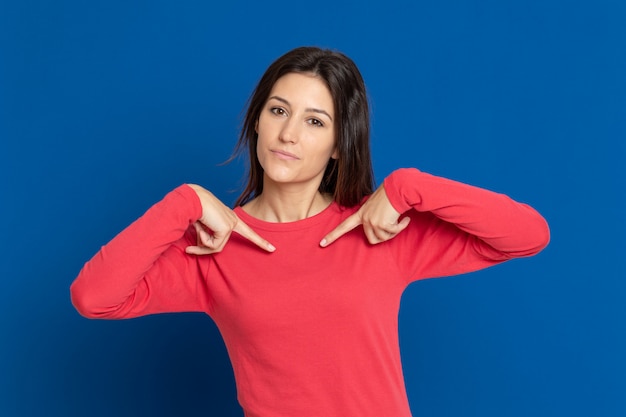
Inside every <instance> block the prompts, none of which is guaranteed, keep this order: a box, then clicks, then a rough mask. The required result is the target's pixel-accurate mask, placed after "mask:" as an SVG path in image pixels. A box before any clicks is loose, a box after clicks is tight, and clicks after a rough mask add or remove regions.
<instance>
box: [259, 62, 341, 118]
mask: <svg viewBox="0 0 626 417" xmlns="http://www.w3.org/2000/svg"><path fill="white" fill-rule="evenodd" d="M269 96H270V97H272V96H278V97H280V98H282V99H284V100H287V101H288V102H289V104H291V105H293V106H299V105H302V106H305V107H314V108H321V109H324V110H325V111H327V112H329V113H331V112H333V111H334V104H333V97H332V95H331V93H330V90H329V89H328V86H327V85H326V82H325V81H324V80H323V79H321V78H320V77H318V76H317V75H315V74H309V73H305V74H302V73H296V72H291V73H288V74H285V75H283V76H282V77H280V78H279V79H278V80H277V81H276V82H275V83H274V86H273V87H272V91H271V92H270V95H269Z"/></svg>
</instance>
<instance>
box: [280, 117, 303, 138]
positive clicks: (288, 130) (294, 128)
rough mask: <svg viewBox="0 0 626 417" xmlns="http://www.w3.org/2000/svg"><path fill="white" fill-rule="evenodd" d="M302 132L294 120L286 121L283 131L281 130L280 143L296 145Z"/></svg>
mask: <svg viewBox="0 0 626 417" xmlns="http://www.w3.org/2000/svg"><path fill="white" fill-rule="evenodd" d="M299 134H300V132H299V129H298V125H297V123H296V122H295V120H294V119H293V118H291V117H290V118H288V119H286V120H285V122H284V124H283V127H282V129H281V130H280V137H279V139H280V141H281V142H287V143H296V142H297V141H298V136H299Z"/></svg>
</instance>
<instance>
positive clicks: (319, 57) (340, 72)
mask: <svg viewBox="0 0 626 417" xmlns="http://www.w3.org/2000/svg"><path fill="white" fill-rule="evenodd" d="M289 73H309V74H315V75H316V76H318V77H319V78H321V79H322V80H324V82H325V83H326V85H327V86H328V89H329V90H330V94H331V96H332V98H333V104H334V106H335V113H336V118H335V132H336V136H337V137H336V146H337V156H338V157H337V159H330V161H329V162H328V165H327V166H326V170H325V172H324V176H323V178H322V182H321V184H320V187H319V191H320V192H322V193H328V194H331V195H332V196H333V200H334V201H336V202H337V203H338V204H339V205H341V206H344V207H352V206H354V205H356V204H358V203H359V202H360V201H361V200H362V199H363V197H365V196H366V195H369V194H371V193H372V191H373V189H374V174H373V170H372V161H371V156H370V147H369V137H370V132H369V129H370V120H369V103H368V100H367V92H366V90H365V83H364V82H363V77H362V76H361V73H360V72H359V69H358V68H357V66H356V65H355V64H354V62H353V61H352V60H351V59H350V58H348V57H347V56H346V55H344V54H342V53H340V52H336V51H331V50H327V49H320V48H317V47H300V48H296V49H293V50H291V51H289V52H287V53H286V54H285V55H283V56H281V57H280V58H278V59H277V60H276V61H274V62H273V63H272V64H271V65H270V66H269V67H268V68H267V70H266V71H265V74H263V77H261V80H260V81H259V83H258V85H257V86H256V88H255V89H254V92H253V93H252V95H251V96H250V99H249V100H248V106H247V111H246V114H245V117H244V120H243V126H242V129H241V133H240V136H239V141H238V142H237V146H236V147H235V152H234V156H237V155H239V154H241V153H243V152H245V150H246V149H247V151H248V156H249V161H250V167H249V172H248V183H247V185H246V187H245V189H244V191H243V192H242V194H241V195H240V196H239V198H237V201H236V202H235V205H236V206H240V205H243V204H245V203H246V202H248V201H250V200H251V199H253V198H254V197H256V196H258V195H260V194H261V193H262V192H263V168H262V167H261V164H260V163H259V160H258V158H257V155H256V147H257V141H258V135H257V133H256V129H255V126H256V123H257V121H258V120H259V117H260V115H261V111H262V109H263V107H264V105H265V102H266V101H267V99H268V97H269V94H270V92H271V90H272V88H273V87H274V84H275V83H276V81H278V79H279V78H280V77H282V76H284V75H286V74H289Z"/></svg>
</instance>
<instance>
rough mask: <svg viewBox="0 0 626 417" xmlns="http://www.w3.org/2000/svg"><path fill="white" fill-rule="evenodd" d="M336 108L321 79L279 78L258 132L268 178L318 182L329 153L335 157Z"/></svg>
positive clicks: (309, 76)
mask: <svg viewBox="0 0 626 417" xmlns="http://www.w3.org/2000/svg"><path fill="white" fill-rule="evenodd" d="M334 112H335V109H334V105H333V99H332V96H331V94H330V91H329V90H328V87H326V84H325V83H324V81H322V80H321V79H319V78H317V77H316V76H315V75H313V74H300V73H289V74H286V75H284V76H282V77H281V78H279V79H278V81H276V83H275V84H274V87H273V88H272V91H271V92H270V94H269V98H268V99H267V101H266V102H265V105H264V106H263V109H262V110H261V114H260V116H259V120H258V121H257V126H256V132H257V134H258V141H257V157H258V159H259V162H260V163H261V167H263V173H264V181H265V182H267V181H272V182H275V183H278V184H302V185H311V186H315V187H316V188H317V187H319V184H320V183H321V181H322V177H323V176H324V170H325V169H326V165H327V164H328V161H329V160H330V158H336V157H337V155H336V146H335V123H334V117H335V114H334Z"/></svg>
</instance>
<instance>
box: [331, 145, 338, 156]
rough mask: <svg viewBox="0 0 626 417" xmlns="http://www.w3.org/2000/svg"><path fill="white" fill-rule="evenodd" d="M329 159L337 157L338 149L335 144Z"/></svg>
mask: <svg viewBox="0 0 626 417" xmlns="http://www.w3.org/2000/svg"><path fill="white" fill-rule="evenodd" d="M330 157H331V159H339V151H338V150H337V147H336V146H335V150H334V151H333V153H332V154H331V155H330Z"/></svg>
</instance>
